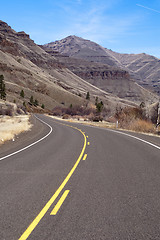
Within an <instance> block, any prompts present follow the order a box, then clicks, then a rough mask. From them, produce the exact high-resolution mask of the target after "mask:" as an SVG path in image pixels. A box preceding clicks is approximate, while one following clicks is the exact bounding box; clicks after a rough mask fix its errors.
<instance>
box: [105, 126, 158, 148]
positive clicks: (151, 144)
mask: <svg viewBox="0 0 160 240" xmlns="http://www.w3.org/2000/svg"><path fill="white" fill-rule="evenodd" d="M108 130H109V131H111V132H115V133H119V134H122V135H126V136H128V137H132V138H135V139H136V140H139V141H141V142H144V143H146V144H149V145H150V146H152V147H155V148H157V149H159V150H160V147H159V146H157V145H155V144H153V143H150V142H148V141H146V140H143V139H141V138H139V137H135V136H133V135H130V134H127V133H123V132H119V131H115V130H112V129H108Z"/></svg>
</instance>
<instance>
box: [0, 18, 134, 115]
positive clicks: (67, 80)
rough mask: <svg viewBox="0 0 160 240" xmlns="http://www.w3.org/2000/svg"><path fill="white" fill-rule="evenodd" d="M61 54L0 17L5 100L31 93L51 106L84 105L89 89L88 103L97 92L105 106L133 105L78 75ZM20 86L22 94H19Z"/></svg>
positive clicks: (39, 100)
mask: <svg viewBox="0 0 160 240" xmlns="http://www.w3.org/2000/svg"><path fill="white" fill-rule="evenodd" d="M62 58H63V57H58V56H56V54H55V56H53V55H52V54H50V53H48V52H47V51H45V49H43V48H42V47H40V46H38V45H36V44H35V43H34V41H33V40H31V39H30V37H29V35H27V34H26V33H24V32H16V31H14V30H13V29H12V28H11V27H10V26H8V25H7V24H6V23H5V22H3V21H0V74H3V75H4V79H5V83H6V89H7V100H9V101H12V102H13V101H14V100H16V102H17V103H19V102H21V103H22V102H23V101H25V102H27V101H29V98H30V96H31V95H33V97H34V99H37V100H38V102H39V104H42V103H43V104H44V105H45V107H46V108H48V109H52V108H53V107H55V106H60V105H62V106H69V105H70V104H73V105H86V104H87V103H88V102H87V100H86V99H85V97H86V93H87V92H90V96H91V103H92V102H93V103H94V102H95V98H96V96H98V97H99V99H101V100H102V101H103V102H104V104H105V106H106V107H109V108H110V109H113V110H114V109H116V107H117V106H121V107H124V106H128V105H130V106H135V104H134V103H133V102H130V101H127V100H125V99H120V98H118V97H117V96H114V95H112V94H110V93H108V92H106V91H104V90H102V89H99V88H98V87H96V86H93V85H91V84H90V83H88V82H86V81H85V80H83V79H82V78H80V76H81V74H80V75H79V76H77V75H75V74H74V72H73V71H71V70H72V69H71V68H70V69H71V70H69V69H68V68H67V67H66V65H65V64H64V63H63V61H60V59H62ZM72 61H73V60H71V62H72ZM69 62H70V60H69ZM69 65H70V64H69ZM88 66H89V65H88ZM100 67H101V66H100ZM103 68H104V66H103ZM90 70H91V68H90ZM104 71H106V68H105V70H104ZM107 71H108V70H107ZM110 73H111V74H112V70H110ZM124 74H125V73H124ZM113 78H114V76H113ZM22 89H23V90H24V93H25V97H24V98H22V97H20V92H21V90H22Z"/></svg>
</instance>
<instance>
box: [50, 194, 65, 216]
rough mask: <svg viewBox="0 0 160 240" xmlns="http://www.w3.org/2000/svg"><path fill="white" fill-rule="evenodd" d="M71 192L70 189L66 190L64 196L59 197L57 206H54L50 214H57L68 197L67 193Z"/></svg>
mask: <svg viewBox="0 0 160 240" xmlns="http://www.w3.org/2000/svg"><path fill="white" fill-rule="evenodd" d="M68 193H69V190H66V191H65V192H64V193H63V195H62V197H61V198H60V199H59V201H58V203H57V204H56V206H55V207H54V208H53V210H52V212H51V213H50V215H56V214H57V212H58V210H59V209H60V207H61V206H62V204H63V202H64V200H65V199H66V197H67V195H68Z"/></svg>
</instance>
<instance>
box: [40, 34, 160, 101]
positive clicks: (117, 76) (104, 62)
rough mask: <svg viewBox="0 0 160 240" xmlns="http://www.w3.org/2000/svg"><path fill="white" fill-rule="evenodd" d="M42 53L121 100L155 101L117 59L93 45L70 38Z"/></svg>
mask: <svg viewBox="0 0 160 240" xmlns="http://www.w3.org/2000/svg"><path fill="white" fill-rule="evenodd" d="M44 49H45V50H46V51H47V52H48V53H50V54H51V55H52V56H53V57H54V56H56V55H57V57H58V60H59V62H61V63H62V64H64V65H66V66H67V68H69V69H70V70H71V71H72V72H74V73H75V74H76V75H78V76H80V77H81V78H83V79H85V80H86V81H87V82H89V83H91V84H93V85H95V86H97V87H99V88H101V89H103V90H105V91H107V92H109V93H112V94H115V95H117V96H118V97H120V98H124V99H127V100H130V101H134V102H136V103H138V104H139V103H141V102H142V101H144V102H146V103H152V102H155V101H157V100H158V98H157V96H156V94H153V93H152V92H150V91H148V90H147V89H145V88H143V87H142V81H139V80H138V79H139V78H140V77H137V79H135V76H138V75H136V74H134V73H133V71H132V72H131V70H130V69H128V68H126V66H125V64H121V63H120V59H119V58H116V56H113V54H111V53H112V51H110V50H107V49H105V48H103V47H101V46H100V45H98V44H96V43H94V42H91V41H89V40H85V39H82V38H79V37H76V36H69V37H67V38H65V39H62V40H60V41H56V42H52V43H49V44H45V45H44ZM58 52H60V53H61V54H63V56H62V55H60V54H58ZM122 69H124V70H122ZM129 73H130V74H129ZM135 80H136V81H135ZM138 82H139V83H140V84H141V85H139V84H138ZM143 85H144V84H143Z"/></svg>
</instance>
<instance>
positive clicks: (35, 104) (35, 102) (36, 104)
mask: <svg viewBox="0 0 160 240" xmlns="http://www.w3.org/2000/svg"><path fill="white" fill-rule="evenodd" d="M38 104H39V103H38V100H37V99H35V101H34V106H35V107H37V106H38Z"/></svg>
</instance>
